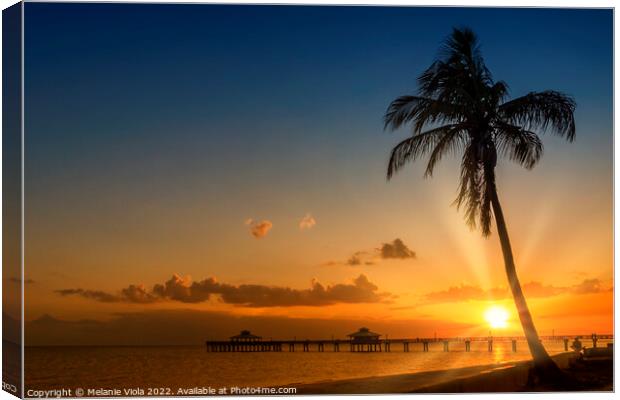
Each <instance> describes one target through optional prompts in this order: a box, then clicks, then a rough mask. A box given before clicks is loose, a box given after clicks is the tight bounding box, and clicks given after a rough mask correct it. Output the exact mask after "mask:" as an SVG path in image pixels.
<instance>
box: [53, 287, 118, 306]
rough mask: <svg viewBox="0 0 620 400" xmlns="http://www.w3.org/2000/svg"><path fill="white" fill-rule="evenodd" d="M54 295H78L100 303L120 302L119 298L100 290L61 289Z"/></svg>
mask: <svg viewBox="0 0 620 400" xmlns="http://www.w3.org/2000/svg"><path fill="white" fill-rule="evenodd" d="M56 293H58V294H60V295H62V296H71V295H78V296H82V297H84V298H86V299H91V300H96V301H100V302H102V303H116V302H119V301H121V298H120V297H119V296H115V295H113V294H110V293H106V292H102V291H100V290H84V289H62V290H57V291H56Z"/></svg>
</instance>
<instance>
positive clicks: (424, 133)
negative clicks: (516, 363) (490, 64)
mask: <svg viewBox="0 0 620 400" xmlns="http://www.w3.org/2000/svg"><path fill="white" fill-rule="evenodd" d="M418 86H419V89H418V94H417V95H416V96H401V97H398V98H397V99H395V100H394V101H392V103H391V104H390V106H389V107H388V109H387V111H386V113H385V129H390V130H395V129H398V128H400V127H401V126H403V125H407V124H409V125H410V126H411V128H412V135H411V136H410V137H408V138H407V139H405V140H403V141H402V142H400V143H399V144H398V145H396V147H394V148H393V149H392V152H391V156H390V160H389V165H388V170H387V177H388V179H390V178H392V176H393V175H394V173H396V172H397V171H399V170H400V169H401V168H402V167H403V166H404V165H405V164H406V163H408V162H410V161H414V160H417V159H419V158H420V157H422V156H423V155H425V154H429V159H428V164H427V165H426V171H425V174H424V176H425V177H431V176H432V175H433V170H434V168H435V166H436V165H437V163H438V162H439V161H440V160H441V158H442V157H444V156H445V155H447V154H451V153H456V152H460V151H462V160H461V176H460V184H459V189H458V195H457V197H456V200H455V204H456V206H457V208H459V209H460V208H461V207H463V208H464V209H465V218H466V221H467V223H468V224H469V225H470V227H472V228H475V227H476V226H477V225H478V224H479V227H480V228H481V230H482V234H483V236H484V237H488V236H489V234H490V233H491V224H492V222H493V217H495V222H496V225H497V232H498V234H499V239H500V242H501V247H502V252H503V255H504V263H505V267H506V275H507V277H508V283H509V285H510V289H511V291H512V295H513V297H514V301H515V305H516V308H517V311H518V314H519V319H520V321H521V325H522V326H523V331H524V333H525V337H526V339H527V344H528V347H529V350H530V352H531V354H532V358H533V360H534V366H535V371H536V372H538V376H541V377H544V376H547V377H549V376H551V375H553V376H557V373H558V372H559V369H558V367H557V366H556V365H555V363H554V362H553V360H552V359H551V358H550V357H549V355H548V354H547V352H546V350H545V348H544V347H543V346H542V344H541V343H540V340H539V337H538V333H537V332H536V327H535V326H534V322H533V321H532V316H531V314H530V311H529V309H528V306H527V302H526V301H525V297H524V295H523V291H522V290H521V285H520V284H519V278H518V277H517V273H516V269H515V262H514V258H513V255H512V249H511V247H510V239H509V237H508V231H507V229H506V221H505V219H504V214H503V212H502V207H501V205H500V202H499V197H498V194H497V186H496V182H495V166H496V164H497V159H498V156H499V157H505V158H508V159H510V160H511V161H514V162H516V163H517V164H519V165H521V166H523V167H525V168H527V169H531V168H533V167H534V166H535V165H536V163H537V162H538V161H539V160H540V158H541V156H542V154H543V144H542V142H541V140H540V138H539V136H538V134H539V133H545V132H549V133H553V134H556V135H559V136H561V137H563V138H565V139H566V140H568V141H570V142H572V141H573V140H574V138H575V120H574V111H575V102H574V100H573V99H572V98H571V97H569V96H567V95H565V94H562V93H560V92H557V91H552V90H547V91H543V92H531V93H529V94H526V95H525V96H522V97H519V98H516V99H512V100H507V97H508V86H507V85H506V83H505V82H502V81H494V80H493V78H492V76H491V73H490V71H489V70H488V68H487V67H486V65H485V63H484V59H483V58H482V55H481V52H480V48H479V44H478V40H477V38H476V35H475V34H474V33H473V32H472V31H471V30H469V29H454V30H453V32H452V34H451V35H450V36H449V37H448V38H447V39H446V41H445V43H444V44H443V46H442V48H441V52H440V55H439V56H438V58H437V59H436V61H435V62H433V64H431V66H430V67H429V68H428V69H427V70H426V71H424V72H423V73H422V74H421V75H420V76H419V77H418Z"/></svg>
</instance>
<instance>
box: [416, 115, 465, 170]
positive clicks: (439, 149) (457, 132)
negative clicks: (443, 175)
mask: <svg viewBox="0 0 620 400" xmlns="http://www.w3.org/2000/svg"><path fill="white" fill-rule="evenodd" d="M466 143H467V126H466V125H465V124H455V125H453V126H452V127H451V128H449V129H448V131H447V132H446V133H445V134H444V135H443V137H442V138H441V139H440V140H439V141H438V142H437V144H436V145H435V147H434V148H433V151H432V152H431V155H430V157H429V159H428V163H427V164H426V171H425V172H424V177H425V178H430V177H432V176H433V171H434V170H435V165H437V163H438V162H439V161H440V160H441V159H442V158H443V156H445V155H447V154H450V153H452V154H454V153H456V151H457V150H459V149H461V148H463V147H464V146H465V145H466Z"/></svg>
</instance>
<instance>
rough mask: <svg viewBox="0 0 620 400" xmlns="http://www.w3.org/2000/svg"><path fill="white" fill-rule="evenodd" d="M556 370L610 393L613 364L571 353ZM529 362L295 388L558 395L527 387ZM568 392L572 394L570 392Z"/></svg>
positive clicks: (312, 391)
mask: <svg viewBox="0 0 620 400" xmlns="http://www.w3.org/2000/svg"><path fill="white" fill-rule="evenodd" d="M553 358H554V360H555V361H556V363H557V364H558V366H559V367H560V368H561V369H562V370H564V371H565V372H566V373H567V374H568V375H569V376H571V378H573V379H575V381H576V382H581V381H587V382H590V383H589V384H588V385H581V384H579V388H578V390H586V391H612V390H613V360H612V359H605V360H597V361H589V362H583V363H581V362H580V363H576V362H575V361H576V358H577V357H576V355H575V354H574V353H572V352H569V353H562V354H558V355H556V356H554V357H553ZM530 368H531V363H530V362H529V361H522V362H509V363H499V364H493V365H483V366H475V367H467V368H457V369H450V370H441V371H429V372H421V373H414V374H399V375H390V376H377V377H368V378H362V379H347V380H337V381H324V382H316V383H312V384H308V385H303V386H300V387H298V388H297V390H298V394H339V393H347V394H388V393H413V392H420V393H421V392H425V393H477V392H537V391H550V390H551V391H558V390H559V391H561V390H562V389H561V388H549V387H545V386H538V385H531V384H528V376H529V371H530ZM572 390H575V389H574V388H573V389H572Z"/></svg>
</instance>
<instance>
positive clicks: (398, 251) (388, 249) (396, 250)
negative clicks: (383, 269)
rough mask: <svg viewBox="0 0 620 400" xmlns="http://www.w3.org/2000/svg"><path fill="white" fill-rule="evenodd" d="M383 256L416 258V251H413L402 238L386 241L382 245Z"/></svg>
mask: <svg viewBox="0 0 620 400" xmlns="http://www.w3.org/2000/svg"><path fill="white" fill-rule="evenodd" d="M380 251H381V258H384V259H386V258H398V259H405V258H415V252H414V251H411V250H410V249H409V248H408V247H407V246H406V245H405V243H403V241H402V240H400V239H394V241H393V242H392V243H384V244H383V246H381V249H380Z"/></svg>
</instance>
